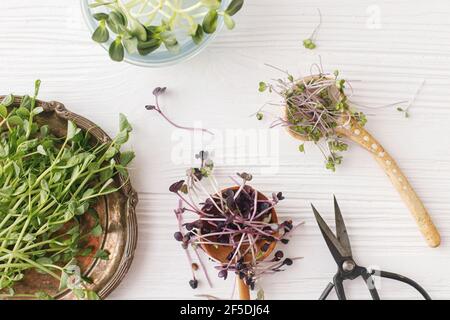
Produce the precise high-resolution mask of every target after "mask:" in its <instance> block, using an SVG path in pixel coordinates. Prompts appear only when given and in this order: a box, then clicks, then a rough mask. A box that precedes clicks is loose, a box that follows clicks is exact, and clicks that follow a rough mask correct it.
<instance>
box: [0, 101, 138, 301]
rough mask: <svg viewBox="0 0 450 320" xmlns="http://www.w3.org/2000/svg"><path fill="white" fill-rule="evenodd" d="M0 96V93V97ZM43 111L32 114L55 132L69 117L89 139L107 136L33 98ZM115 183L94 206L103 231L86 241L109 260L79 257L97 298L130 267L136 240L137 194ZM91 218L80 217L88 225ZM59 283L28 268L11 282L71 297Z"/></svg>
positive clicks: (62, 130)
mask: <svg viewBox="0 0 450 320" xmlns="http://www.w3.org/2000/svg"><path fill="white" fill-rule="evenodd" d="M2 99H3V97H2V96H0V101H1V100H2ZM21 100H22V97H16V98H15V102H14V105H13V106H18V105H19V104H20V101H21ZM36 103H37V105H38V106H40V107H42V108H43V109H44V112H42V113H41V114H39V115H38V116H37V117H36V121H37V122H38V123H40V124H47V125H48V126H49V129H50V130H51V131H52V133H53V134H54V135H56V136H64V135H65V134H66V128H67V120H71V121H73V122H74V123H75V124H76V125H77V126H78V127H79V128H81V129H82V130H87V131H89V132H90V134H91V135H92V139H94V141H93V142H96V141H100V142H107V141H110V140H111V138H110V137H109V136H108V135H107V134H106V133H105V132H104V131H103V130H102V129H101V128H100V127H99V126H97V125H96V124H94V123H93V122H91V121H89V120H87V119H86V118H84V117H82V116H79V115H77V114H75V113H72V112H70V111H68V110H67V109H66V108H65V107H64V105H63V104H62V103H59V102H56V101H52V102H45V101H40V100H38V101H36ZM115 183H116V184H117V185H123V184H124V187H123V188H122V189H121V190H120V191H118V192H115V193H113V194H111V195H108V196H105V197H102V198H101V199H99V201H98V203H97V204H96V206H95V209H96V210H97V212H98V215H99V218H100V222H101V224H102V227H103V230H104V232H103V234H102V235H101V236H100V237H97V238H95V239H90V241H89V242H90V243H89V245H91V246H94V248H96V249H104V250H107V251H108V252H109V253H110V256H109V260H100V259H94V258H83V259H80V260H79V265H80V268H81V272H82V274H83V275H84V276H87V277H89V278H90V279H91V280H92V284H91V285H89V286H88V288H89V289H91V290H94V291H95V292H96V293H97V294H98V295H99V296H100V298H101V299H104V298H105V297H107V296H108V295H109V294H110V293H111V292H112V291H113V290H114V289H115V288H116V287H117V286H118V285H119V283H120V282H121V281H122V279H123V278H124V277H125V274H126V273H127V271H128V269H129V268H130V265H131V262H132V260H133V257H134V252H135V249H136V244H137V234H138V231H137V219H136V205H137V203H138V196H137V193H136V191H135V190H134V189H133V187H132V186H131V183H130V182H129V180H128V181H126V180H125V179H124V178H123V177H121V176H118V177H117V178H116V181H115ZM91 222H92V221H89V219H86V221H83V223H85V224H86V225H89V223H91ZM58 285H59V283H58V282H57V281H56V280H55V279H53V278H52V277H50V276H47V275H43V274H40V273H37V272H35V271H33V270H30V272H28V273H27V274H26V275H25V277H24V279H23V280H22V281H20V282H19V283H18V284H16V285H15V287H14V290H15V292H16V293H25V294H34V293H35V292H36V291H39V290H44V291H46V292H47V293H49V294H52V295H55V298H56V299H75V297H74V295H73V294H72V293H71V291H69V290H67V291H64V292H59V293H58Z"/></svg>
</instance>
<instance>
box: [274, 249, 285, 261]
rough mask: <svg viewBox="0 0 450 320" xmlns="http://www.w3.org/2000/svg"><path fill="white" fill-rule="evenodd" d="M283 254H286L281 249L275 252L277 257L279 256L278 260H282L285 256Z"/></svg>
mask: <svg viewBox="0 0 450 320" xmlns="http://www.w3.org/2000/svg"><path fill="white" fill-rule="evenodd" d="M283 256H284V253H283V251H281V250H278V251H277V252H276V253H275V258H277V260H281V259H282V258H283Z"/></svg>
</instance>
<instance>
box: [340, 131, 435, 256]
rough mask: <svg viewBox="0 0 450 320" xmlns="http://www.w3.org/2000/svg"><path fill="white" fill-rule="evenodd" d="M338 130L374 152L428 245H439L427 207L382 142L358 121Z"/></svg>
mask: <svg viewBox="0 0 450 320" xmlns="http://www.w3.org/2000/svg"><path fill="white" fill-rule="evenodd" d="M338 132H339V133H340V134H342V135H344V136H346V137H347V138H349V139H350V140H352V141H354V142H356V143H357V144H359V145H360V146H362V147H363V148H364V149H366V150H367V151H369V152H370V153H372V155H373V156H374V158H375V159H376V161H377V162H378V163H379V164H380V166H381V168H382V169H383V170H384V172H385V173H386V174H387V176H388V177H389V179H390V180H391V182H392V184H393V185H394V187H395V188H396V189H397V191H398V192H399V193H400V196H401V197H402V199H403V201H404V202H405V204H406V206H407V207H408V208H409V210H410V211H411V214H412V215H413V217H414V219H415V220H416V223H417V225H418V227H419V229H420V232H422V234H423V236H424V237H425V240H426V241H427V243H428V245H429V246H430V247H433V248H434V247H437V246H439V244H440V243H441V238H440V235H439V232H438V231H437V229H436V226H435V225H434V224H433V221H432V220H431V217H430V215H429V214H428V212H427V209H426V208H425V206H424V205H423V203H422V201H421V200H420V199H419V197H418V196H417V194H416V192H415V191H414V189H413V188H412V186H411V185H410V183H409V181H408V179H407V178H406V177H405V175H404V174H403V172H402V171H401V170H400V168H399V167H398V165H397V163H396V162H395V161H394V159H393V158H392V157H391V156H390V155H389V154H388V153H387V152H386V151H385V150H384V148H383V147H382V146H381V144H379V143H378V142H377V141H376V140H375V139H374V138H373V137H372V135H371V134H370V133H369V132H367V131H366V130H365V129H364V128H363V127H361V126H360V125H359V124H357V123H356V122H351V124H350V125H349V126H348V127H346V128H344V127H342V128H341V129H339V130H338Z"/></svg>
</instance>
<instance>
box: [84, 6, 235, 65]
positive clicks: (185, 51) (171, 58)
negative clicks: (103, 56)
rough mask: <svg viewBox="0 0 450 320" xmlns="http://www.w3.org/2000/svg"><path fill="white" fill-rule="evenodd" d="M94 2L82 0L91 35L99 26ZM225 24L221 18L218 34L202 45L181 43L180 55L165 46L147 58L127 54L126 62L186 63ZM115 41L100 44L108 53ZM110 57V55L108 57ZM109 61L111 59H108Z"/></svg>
mask: <svg viewBox="0 0 450 320" xmlns="http://www.w3.org/2000/svg"><path fill="white" fill-rule="evenodd" d="M91 2H92V0H81V10H82V12H83V17H84V20H85V22H86V24H87V25H88V28H89V31H90V34H91V35H92V33H93V32H94V31H95V29H96V28H97V26H98V21H96V20H95V19H94V18H93V16H92V11H91V10H92V9H91V8H90V7H89V4H90V3H91ZM230 2H231V0H222V4H221V7H222V9H225V8H226V7H227V6H228V5H229V3H230ZM223 26H224V22H223V18H222V17H219V21H218V26H217V30H216V32H214V33H213V34H205V35H204V37H203V41H202V43H200V44H199V45H196V44H195V43H194V42H193V41H190V40H189V41H184V42H182V43H180V51H179V52H178V53H173V52H169V51H168V50H166V49H165V48H164V47H163V46H161V48H160V49H158V50H156V51H154V52H152V53H150V54H149V55H147V56H141V55H140V54H139V53H133V54H129V53H128V52H125V58H124V61H125V62H128V63H131V64H134V65H137V66H142V67H151V68H157V67H166V66H171V65H174V64H177V63H180V62H182V61H186V60H188V59H190V58H192V57H194V56H195V55H197V54H198V53H200V52H201V51H202V50H203V49H204V48H206V46H207V45H208V44H209V43H210V42H211V41H212V40H213V39H214V38H215V37H216V36H217V34H218V33H219V32H220V31H221V30H222V29H223ZM112 41H113V40H112V39H110V40H109V41H108V42H106V43H102V44H100V45H101V46H102V47H103V48H104V49H105V50H106V51H108V48H109V45H110V44H111V42H112ZM107 56H108V55H107ZM108 59H109V57H108Z"/></svg>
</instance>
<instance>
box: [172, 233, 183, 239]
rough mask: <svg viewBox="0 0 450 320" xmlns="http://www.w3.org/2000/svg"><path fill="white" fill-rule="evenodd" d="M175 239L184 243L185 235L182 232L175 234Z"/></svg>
mask: <svg viewBox="0 0 450 320" xmlns="http://www.w3.org/2000/svg"><path fill="white" fill-rule="evenodd" d="M173 237H174V238H175V240H177V241H183V234H182V233H181V232H179V231H178V232H175V233H174V234H173Z"/></svg>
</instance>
